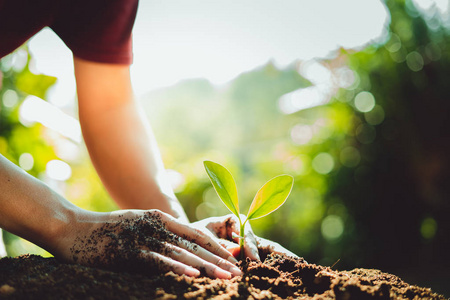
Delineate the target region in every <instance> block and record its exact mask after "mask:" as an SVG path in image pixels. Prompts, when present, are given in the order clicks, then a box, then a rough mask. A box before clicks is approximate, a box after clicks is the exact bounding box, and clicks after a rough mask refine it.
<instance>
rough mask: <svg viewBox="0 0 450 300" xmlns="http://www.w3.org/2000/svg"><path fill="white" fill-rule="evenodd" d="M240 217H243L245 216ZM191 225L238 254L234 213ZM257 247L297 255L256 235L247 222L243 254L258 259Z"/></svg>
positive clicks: (237, 228)
mask: <svg viewBox="0 0 450 300" xmlns="http://www.w3.org/2000/svg"><path fill="white" fill-rule="evenodd" d="M241 218H242V219H245V216H243V217H241ZM192 226H194V227H195V228H198V229H200V230H203V231H204V232H205V233H207V234H209V235H210V236H211V237H214V238H216V239H218V242H219V243H220V244H221V245H222V246H224V247H225V248H227V249H228V251H230V252H231V253H233V254H234V256H235V257H237V256H238V255H239V251H240V248H239V238H238V237H233V233H235V234H237V235H239V220H238V218H237V217H236V216H235V215H233V214H230V215H226V216H222V217H211V218H206V219H203V220H200V221H197V222H195V223H192ZM231 241H233V242H231ZM258 248H261V249H263V250H264V251H265V252H266V253H279V254H285V255H288V256H293V257H298V256H297V255H295V254H294V253H292V252H291V251H289V250H287V249H285V248H284V247H282V246H281V245H280V244H278V243H275V242H273V241H270V240H267V239H263V238H260V237H257V236H256V235H255V234H254V233H253V231H252V228H251V226H250V224H249V223H248V222H247V224H246V225H245V241H244V253H245V256H246V257H249V258H250V259H253V260H260V257H259V251H258Z"/></svg>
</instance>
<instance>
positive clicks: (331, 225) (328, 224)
mask: <svg viewBox="0 0 450 300" xmlns="http://www.w3.org/2000/svg"><path fill="white" fill-rule="evenodd" d="M320 229H321V232H322V236H323V237H324V238H325V239H326V240H328V241H330V242H333V241H335V240H337V239H339V238H340V237H341V236H342V234H343V233H344V221H343V220H342V218H341V217H340V216H337V215H329V216H327V217H325V218H324V219H323V220H322V225H321V227H320Z"/></svg>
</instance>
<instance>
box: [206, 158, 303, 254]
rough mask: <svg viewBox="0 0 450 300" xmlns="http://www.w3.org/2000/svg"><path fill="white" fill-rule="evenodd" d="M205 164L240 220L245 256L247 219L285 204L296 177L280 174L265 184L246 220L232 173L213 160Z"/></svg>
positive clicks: (215, 187) (242, 248)
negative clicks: (242, 217)
mask: <svg viewBox="0 0 450 300" xmlns="http://www.w3.org/2000/svg"><path fill="white" fill-rule="evenodd" d="M203 164H204V165H205V169H206V173H208V176H209V179H210V180H211V183H212V185H213V186H214V189H215V190H216V192H217V194H218V195H219V198H220V199H221V200H222V202H223V203H224V204H225V206H226V207H227V208H228V209H229V210H230V211H231V212H232V213H233V214H234V215H235V216H236V217H237V218H238V220H239V225H240V230H239V236H238V237H239V246H240V255H241V258H244V229H245V224H246V223H247V221H250V220H254V219H258V218H261V217H264V216H266V215H268V214H270V213H271V212H273V211H275V210H277V209H278V208H279V207H280V206H281V205H283V203H284V202H285V201H286V199H287V197H288V196H289V194H290V193H291V190H292V186H293V184H294V178H293V177H292V176H290V175H280V176H277V177H274V178H272V179H271V180H269V181H268V182H267V183H266V184H264V185H263V187H262V188H261V189H259V191H258V192H257V193H256V196H255V198H254V199H253V202H252V204H251V205H250V209H249V210H248V213H247V216H246V217H245V220H242V219H241V216H240V215H239V201H238V195H237V188H236V183H235V181H234V178H233V176H232V175H231V173H230V172H229V171H228V170H227V169H226V168H225V167H223V166H222V165H220V164H218V163H215V162H212V161H204V162H203Z"/></svg>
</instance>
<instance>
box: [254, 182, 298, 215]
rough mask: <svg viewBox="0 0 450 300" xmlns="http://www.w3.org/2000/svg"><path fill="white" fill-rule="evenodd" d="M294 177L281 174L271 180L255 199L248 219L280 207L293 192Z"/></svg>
mask: <svg viewBox="0 0 450 300" xmlns="http://www.w3.org/2000/svg"><path fill="white" fill-rule="evenodd" d="M293 184H294V178H292V176H290V175H280V176H277V177H275V178H272V179H271V180H269V181H268V182H267V183H266V184H265V185H264V186H263V187H262V188H261V189H260V190H259V191H258V193H256V196H255V198H254V199H253V202H252V205H250V209H249V211H248V215H247V220H254V219H258V218H261V217H264V216H266V215H268V214H270V213H271V212H273V211H275V210H276V209H278V208H279V207H280V206H281V205H283V203H284V201H286V199H287V197H288V196H289V194H290V193H291V190H292V186H293Z"/></svg>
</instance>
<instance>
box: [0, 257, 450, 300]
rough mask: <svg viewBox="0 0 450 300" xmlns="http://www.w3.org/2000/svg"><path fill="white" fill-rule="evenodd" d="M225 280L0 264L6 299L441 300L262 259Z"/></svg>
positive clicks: (394, 284) (363, 274)
mask: <svg viewBox="0 0 450 300" xmlns="http://www.w3.org/2000/svg"><path fill="white" fill-rule="evenodd" d="M261 255H262V257H264V262H254V261H247V262H245V263H243V264H241V266H240V267H241V268H242V270H243V271H244V275H243V276H239V277H235V278H232V279H230V280H223V279H211V278H208V277H199V278H191V277H186V276H179V275H176V274H174V273H172V272H168V273H166V274H159V275H155V274H154V272H153V274H152V272H149V273H148V274H142V273H133V272H129V271H128V272H120V271H117V270H116V271H111V270H103V269H98V268H91V267H86V266H82V265H74V264H65V263H62V262H59V261H58V260H56V259H54V258H43V257H40V256H35V255H24V256H20V257H16V258H3V259H1V260H0V298H5V299H24V298H25V299H141V298H145V299H346V300H348V299H359V300H364V299H439V300H441V299H442V300H444V299H446V298H445V297H444V296H442V295H438V294H436V293H433V292H432V291H431V290H430V289H428V288H422V287H418V286H412V285H409V284H407V283H405V282H403V281H402V280H401V279H400V278H398V277H397V276H394V275H391V274H387V273H383V272H381V271H379V270H368V269H354V270H352V271H334V270H332V269H330V268H329V267H323V266H318V265H315V264H308V263H306V262H305V261H304V260H303V259H301V258H300V259H294V258H291V257H286V256H280V255H267V256H265V255H264V253H261Z"/></svg>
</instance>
